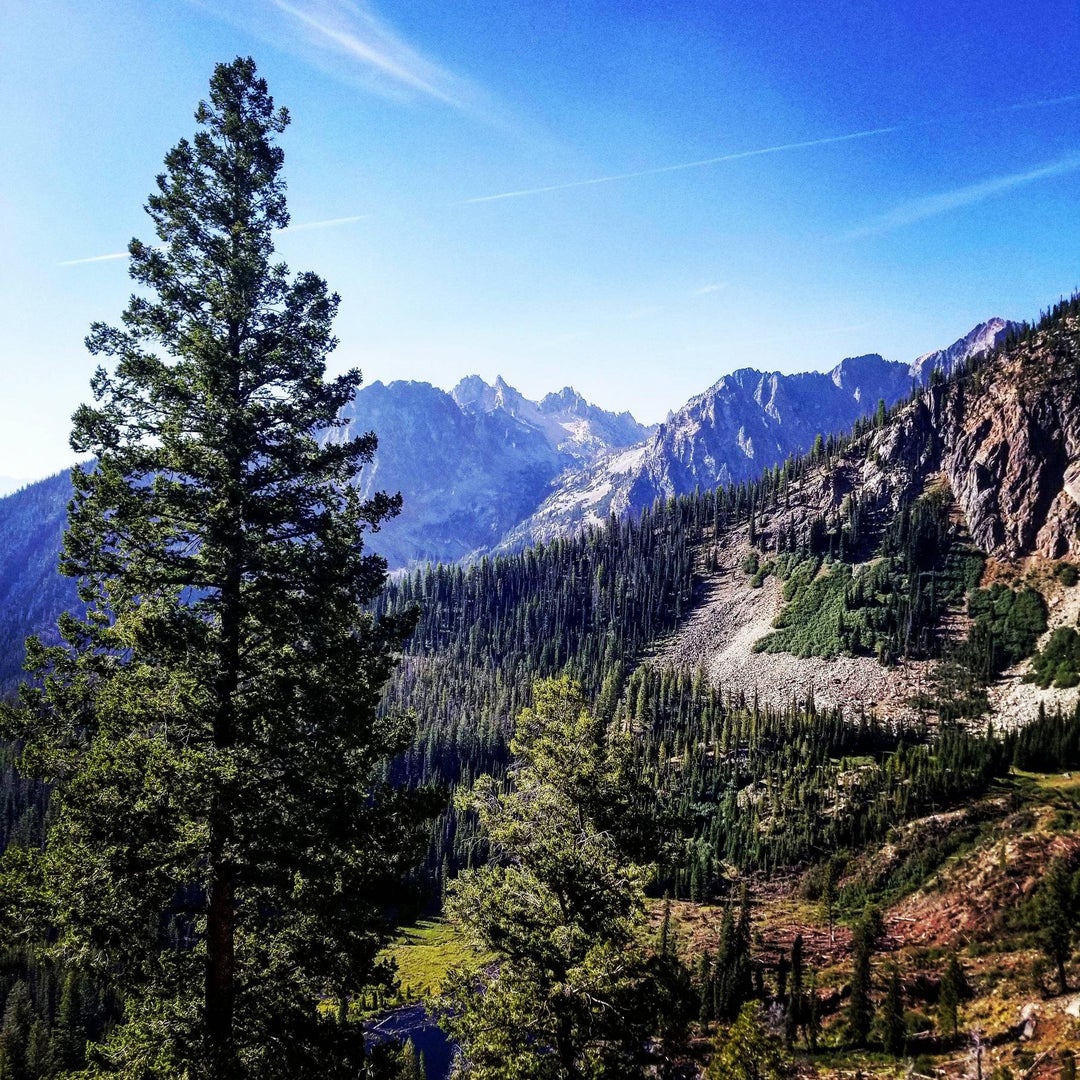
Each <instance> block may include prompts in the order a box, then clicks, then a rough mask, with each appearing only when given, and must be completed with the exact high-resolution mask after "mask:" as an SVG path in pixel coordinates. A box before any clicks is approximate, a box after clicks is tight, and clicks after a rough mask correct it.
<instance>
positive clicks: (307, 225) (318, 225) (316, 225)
mask: <svg viewBox="0 0 1080 1080" xmlns="http://www.w3.org/2000/svg"><path fill="white" fill-rule="evenodd" d="M370 217H371V215H370V214H352V215H351V216H349V217H335V218H327V219H326V220H325V221H305V222H303V223H302V224H300V225H286V226H285V228H284V229H282V230H281V231H282V232H300V231H301V230H302V229H329V228H330V227H331V226H332V225H348V224H349V223H350V222H352V221H367V220H368V219H369V218H370Z"/></svg>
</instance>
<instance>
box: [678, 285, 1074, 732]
mask: <svg viewBox="0 0 1080 1080" xmlns="http://www.w3.org/2000/svg"><path fill="white" fill-rule="evenodd" d="M1078 373H1080V308H1077V307H1076V305H1073V306H1072V307H1068V308H1066V309H1064V310H1063V311H1061V312H1059V313H1058V314H1057V315H1056V316H1055V317H1053V318H1050V319H1048V320H1046V321H1045V322H1044V324H1043V325H1042V326H1041V327H1040V328H1038V329H1036V330H1034V331H1028V332H1026V333H1025V334H1024V336H1023V340H1022V341H1020V342H1019V343H1018V344H1015V345H1014V346H1012V347H1010V348H1008V349H1000V350H999V351H998V352H997V353H996V354H995V355H993V356H992V357H991V358H990V359H989V360H986V361H985V362H978V363H976V364H974V365H971V366H970V367H968V368H966V369H965V367H958V368H956V370H955V371H954V376H953V378H952V379H951V380H950V381H949V382H948V383H946V384H936V385H932V386H929V387H926V388H924V389H923V390H922V391H921V392H920V393H919V394H917V395H916V396H915V398H914V399H913V400H911V401H910V402H907V403H905V404H903V405H901V406H899V407H898V408H897V409H896V410H895V411H894V413H893V415H892V416H891V417H890V418H889V419H888V421H887V422H886V423H884V424H882V425H880V426H871V425H865V424H864V425H863V427H864V430H863V431H862V432H861V434H859V435H858V437H856V438H855V439H854V440H853V441H851V442H850V444H848V445H846V446H843V447H839V446H838V447H836V448H833V447H831V446H830V447H829V448H827V449H826V451H825V452H824V453H823V454H822V455H820V456H819V457H818V458H817V459H816V460H811V461H809V462H808V463H807V464H806V467H805V468H804V469H803V471H802V472H801V473H799V472H797V474H794V475H791V476H790V477H785V478H784V479H782V480H781V485H782V486H783V496H782V498H780V497H779V492H777V495H776V496H771V495H765V496H762V497H761V498H762V502H761V504H760V505H759V508H758V510H757V512H756V514H755V515H754V526H753V529H752V530H750V529H748V528H747V526H746V525H745V524H738V525H732V526H729V527H727V528H722V529H721V530H720V531H719V532H718V534H717V536H716V537H715V538H714V541H713V544H712V546H711V549H710V557H709V564H710V567H709V572H708V573H706V574H705V576H704V578H703V581H702V585H701V587H700V592H699V597H700V603H698V604H697V605H696V607H695V609H694V610H693V611H692V612H691V614H690V616H689V618H688V619H687V620H686V621H685V622H684V623H683V625H682V626H681V627H680V628H679V630H678V631H677V632H676V633H675V634H674V635H673V636H672V637H671V638H669V639H668V640H667V641H666V642H665V643H664V644H663V645H662V646H661V647H660V649H659V651H658V659H659V661H660V662H670V663H675V664H676V665H678V666H686V667H690V668H697V667H699V666H701V667H704V668H705V669H706V670H707V671H708V672H709V674H710V675H711V677H712V678H713V679H714V680H715V681H716V682H718V683H719V684H721V685H723V686H725V687H727V688H728V689H729V690H730V691H732V692H743V693H746V694H754V693H760V694H761V695H762V698H763V699H764V700H767V701H772V702H775V703H777V704H782V703H785V702H790V701H791V700H792V699H793V698H795V699H802V698H804V697H805V696H806V695H807V694H811V693H812V694H813V696H814V697H815V700H816V701H817V702H818V703H819V704H821V705H823V706H828V705H837V706H846V707H848V708H852V707H854V708H863V709H877V710H878V711H884V712H885V713H886V714H888V715H892V716H900V715H911V714H913V713H914V712H915V711H918V710H916V709H915V708H914V707H913V705H912V701H913V700H914V699H916V698H918V697H919V696H920V695H925V694H927V693H929V692H931V691H932V692H933V693H935V694H940V693H942V692H943V691H942V689H941V687H940V686H936V685H934V684H935V680H937V681H940V678H941V676H940V669H939V668H938V666H937V663H936V657H937V656H939V655H940V654H941V653H942V652H943V651H945V652H948V650H949V648H950V647H953V648H955V647H957V646H958V645H959V643H960V642H962V641H963V640H964V638H965V635H967V634H968V631H969V628H970V626H971V617H970V613H968V612H966V611H965V607H964V591H963V588H961V589H960V590H959V591H958V592H957V591H955V590H954V598H953V599H952V600H949V601H948V602H947V603H944V606H942V604H943V601H942V598H941V597H940V596H939V597H938V600H937V603H938V615H937V616H935V619H936V622H935V621H934V620H931V623H930V625H928V626H927V627H926V628H925V630H924V631H923V636H922V638H921V639H920V640H921V641H922V642H924V644H922V645H918V646H916V647H915V648H913V649H911V650H910V651H909V650H907V649H900V650H893V657H894V659H893V662H891V663H890V664H888V665H886V666H883V665H882V664H880V663H879V662H878V659H877V658H875V656H874V655H873V651H872V650H871V649H870V647H869V639H867V640H866V641H865V642H864V647H862V648H855V649H851V648H849V647H846V646H837V645H826V644H825V642H826V639H828V640H834V638H833V637H832V635H833V630H832V624H831V623H829V622H828V620H829V619H832V620H836V621H837V622H838V623H839V624H841V626H846V627H847V631H848V632H847V633H846V636H845V635H841V640H842V641H845V642H848V641H850V640H852V639H851V635H850V628H851V627H852V626H853V625H856V624H858V623H859V621H860V620H863V619H865V618H866V617H867V615H868V613H869V615H870V617H871V618H872V619H873V618H878V617H879V615H877V614H875V613H874V611H875V610H876V609H871V608H868V607H867V604H868V603H871V601H867V600H863V599H861V596H862V594H863V592H865V591H867V590H870V589H871V586H870V584H869V583H870V582H871V581H877V579H876V578H874V577H873V576H872V575H873V573H874V568H875V567H876V566H879V565H882V564H883V554H884V551H885V549H884V547H883V546H881V545H882V543H883V541H882V538H883V537H884V536H885V535H886V534H887V533H888V531H889V530H890V529H892V530H894V531H895V530H896V529H897V528H900V527H903V528H908V529H910V528H911V526H910V525H904V522H905V521H908V520H909V518H910V515H912V514H913V513H915V512H916V509H917V508H918V507H920V506H922V507H925V506H928V505H930V503H929V502H928V500H933V499H937V500H938V505H940V506H941V512H942V513H945V514H947V516H948V519H947V520H946V521H944V522H943V523H942V525H941V528H940V529H939V533H938V535H941V536H943V537H949V536H951V537H952V539H951V540H945V541H943V545H948V544H952V545H954V546H956V545H961V546H962V545H963V544H966V543H970V544H973V545H974V548H977V549H978V550H980V551H981V552H982V553H983V554H984V555H985V556H986V557H987V560H986V563H985V570H984V571H983V573H982V584H983V586H989V585H992V584H995V583H996V584H997V585H998V586H1001V585H1004V586H1008V587H1010V588H1011V589H1012V590H1013V595H1016V592H1017V591H1023V590H1033V591H1034V592H1036V593H1038V595H1039V596H1040V597H1041V598H1042V603H1044V604H1045V606H1046V611H1047V620H1046V632H1045V633H1044V634H1043V636H1042V638H1041V639H1040V640H1039V642H1038V643H1037V644H1038V645H1041V644H1043V643H1045V641H1046V640H1047V638H1048V636H1049V633H1050V632H1051V631H1052V630H1053V629H1054V628H1055V627H1059V626H1060V627H1067V626H1072V625H1075V623H1076V621H1077V615H1078V613H1080V590H1078V589H1077V588H1076V587H1075V586H1069V585H1067V584H1065V581H1066V580H1067V577H1068V575H1065V576H1062V575H1059V574H1057V573H1056V565H1057V563H1056V561H1057V560H1061V559H1066V560H1080V483H1078V481H1080V380H1078V378H1077V376H1078ZM905 515H907V517H905ZM854 525H857V526H858V527H857V528H853V526H854ZM751 531H752V533H753V535H752V536H751ZM845 537H847V541H848V550H847V551H846V552H845V550H844V538H845ZM956 550H957V551H960V550H961V548H960V547H957V548H956ZM815 552H816V555H815V554H814V553H815ZM829 553H832V554H833V555H834V556H835V562H832V563H830V562H829V561H828V559H827V558H826V559H825V561H824V562H822V561H821V560H822V558H823V556H827V555H829ZM946 558H947V554H946V552H945V551H944V550H942V551H940V552H937V551H935V550H933V548H932V547H931V549H930V550H928V551H927V552H926V553H925V561H924V563H923V564H922V565H921V567H920V568H919V571H918V572H919V574H920V575H921V579H922V580H923V581H924V582H925V581H929V582H930V589H931V590H933V589H934V588H935V587H936V588H937V589H938V590H939V592H942V593H943V592H944V591H945V590H946V589H947V588H951V587H952V586H950V585H949V583H948V581H947V579H946V577H945V576H944V575H945V574H946V563H945V560H946ZM799 559H801V560H803V562H802V563H801V564H799V563H798V562H797V560H799ZM814 559H816V560H817V561H814ZM793 560H794V562H793ZM759 564H760V565H761V567H762V570H761V572H760V573H756V574H751V573H748V572H747V569H746V567H747V566H753V567H757V566H758V565H759ZM792 565H795V566H798V565H804V566H808V567H809V571H808V572H810V573H811V574H812V575H813V576H812V580H811V581H810V582H808V583H807V584H806V591H805V592H804V593H803V594H802V595H805V596H806V597H807V601H806V603H803V604H802V606H801V608H799V606H798V604H797V602H796V601H797V598H798V596H799V594H800V593H799V591H800V589H802V588H803V586H802V585H800V584H799V582H798V581H797V580H795V578H796V577H797V574H798V573H799V571H798V570H796V571H795V573H791V572H790V567H791V566H792ZM844 574H846V575H847V577H846V578H844V577H843V576H842V575H844ZM838 575H841V576H839V577H838ZM860 581H863V582H866V583H867V584H866V585H860V584H859V582H860ZM830 582H835V583H836V588H831V589H830V588H829V583H830ZM845 582H847V584H845ZM935 582H936V585H935ZM811 586H812V587H813V588H815V589H816V590H817V592H816V594H814V593H811V592H810V587H811ZM882 587H883V583H882V584H877V585H875V586H874V587H873V588H875V589H880V588H882ZM911 587H912V588H914V587H915V586H914V584H912V586H911ZM913 595H914V594H913ZM815 596H816V598H817V599H816V603H817V604H818V605H819V606H822V607H828V606H829V605H833V606H832V607H829V611H831V612H834V613H833V614H830V615H828V617H827V619H826V618H825V617H819V616H816V615H815V614H814V613H813V611H811V610H809V607H810V606H812V603H813V602H815V601H814V600H813V598H814V597H815ZM793 597H794V598H795V599H794V600H793ZM905 617H913V616H905ZM815 619H816V621H814V620H815ZM800 620H804V621H805V622H806V625H807V626H808V627H809V629H808V630H807V631H806V632H804V634H803V637H802V638H801V640H802V641H803V642H804V644H803V645H801V646H800V647H799V651H798V653H797V654H796V655H793V654H792V653H791V652H790V651H785V650H784V648H776V649H775V650H774V649H773V648H772V647H771V646H763V642H764V640H765V638H766V636H767V635H768V634H769V633H770V632H771V631H772V628H773V626H782V627H793V626H796V625H797V624H798V623H799V621H800ZM807 620H809V621H807ZM785 634H787V640H793V639H797V638H798V634H797V633H796V632H794V631H791V632H789V631H785ZM806 634H810V635H811V637H810V638H809V639H808V638H807V636H806ZM814 635H816V637H815V636H814ZM782 640H785V639H783V638H781V637H778V636H777V635H774V637H773V641H774V642H777V643H779V642H781V641H782ZM855 640H858V639H857V637H856V638H855ZM761 650H763V651H761ZM1000 666H1001V665H1000V664H999V665H998V667H1000ZM995 670H996V669H995ZM1026 670H1027V663H1026V662H1021V663H1018V664H1016V665H1015V666H1014V667H1011V668H1006V669H1005V670H1004V671H1002V672H1001V675H1000V677H998V678H996V679H995V678H994V677H993V675H994V670H991V672H990V676H991V677H990V679H989V686H988V689H987V690H986V691H985V693H986V705H985V708H986V709H990V708H994V707H998V708H999V709H1000V707H1001V706H1002V705H1003V704H1005V705H1007V710H1008V715H1004V713H999V715H998V716H997V717H996V718H995V719H996V720H997V722H999V723H1004V724H1014V723H1017V722H1021V721H1023V720H1026V719H1030V718H1031V717H1032V716H1033V715H1035V714H1036V713H1037V711H1038V709H1039V706H1040V704H1041V705H1042V706H1043V707H1044V708H1047V709H1050V710H1052V709H1053V708H1055V707H1056V706H1059V705H1060V706H1062V707H1063V708H1066V709H1071V708H1072V707H1074V706H1075V704H1076V703H1077V698H1078V694H1077V691H1076V690H1075V689H1047V690H1040V689H1038V688H1037V687H1035V686H1032V685H1031V684H1027V683H1024V682H1023V681H1022V678H1023V675H1024V673H1025V672H1026ZM949 692H952V691H949ZM965 693H966V694H968V697H967V698H964V703H965V704H964V707H965V708H968V707H969V706H970V705H971V703H972V702H975V701H976V699H977V698H978V697H979V693H980V691H979V688H978V686H975V687H974V689H973V690H968V691H965ZM972 693H974V694H975V697H971V696H970V695H971V694H972ZM961 696H962V697H963V695H961ZM921 707H926V706H925V704H924V706H921ZM977 711H979V710H976V712H977ZM983 711H985V709H984V710H983Z"/></svg>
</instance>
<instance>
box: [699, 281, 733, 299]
mask: <svg viewBox="0 0 1080 1080" xmlns="http://www.w3.org/2000/svg"><path fill="white" fill-rule="evenodd" d="M726 288H727V282H726V281H713V282H710V283H709V284H708V285H702V286H701V288H700V289H695V290H694V296H709V295H710V294H711V293H718V292H723V291H724V290H725V289H726Z"/></svg>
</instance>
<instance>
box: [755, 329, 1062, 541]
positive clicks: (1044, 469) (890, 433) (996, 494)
mask: <svg viewBox="0 0 1080 1080" xmlns="http://www.w3.org/2000/svg"><path fill="white" fill-rule="evenodd" d="M937 479H944V480H945V481H947V482H948V485H949V488H950V489H951V491H952V494H953V496H954V498H955V500H956V504H957V508H958V511H959V512H960V513H961V514H962V515H963V518H964V521H965V523H966V525H967V528H968V531H969V532H970V534H971V537H972V539H973V540H974V542H975V543H976V544H977V545H978V546H979V547H980V548H981V549H982V550H983V551H985V552H986V553H987V554H988V555H991V556H994V557H995V558H999V559H1004V560H1015V559H1020V558H1024V557H1027V556H1032V555H1036V556H1042V557H1044V558H1048V559H1059V558H1062V557H1065V556H1072V557H1075V558H1080V316H1078V315H1067V316H1063V317H1062V318H1060V319H1058V320H1056V321H1054V322H1052V323H1051V324H1049V325H1047V326H1045V327H1043V328H1041V329H1037V330H1034V331H1031V332H1030V333H1029V334H1027V335H1026V336H1025V339H1024V340H1023V341H1021V342H1019V343H1018V344H1016V345H1015V346H1013V347H1012V348H1010V349H1009V350H1008V351H1000V352H999V353H998V354H996V355H994V356H993V357H992V358H991V359H989V360H988V361H986V362H985V363H983V364H980V365H978V366H976V368H975V369H974V370H973V371H972V372H970V373H968V374H964V375H962V376H960V377H956V378H954V379H953V380H951V381H949V382H947V383H944V384H939V385H932V386H929V387H925V388H924V389H923V390H922V392H921V393H919V394H918V395H917V396H916V397H915V398H914V399H912V400H911V401H910V402H907V403H906V404H904V405H902V406H901V407H900V408H899V410H898V411H897V412H895V414H894V415H893V416H892V417H891V418H890V419H889V421H888V422H887V423H886V424H884V425H883V426H882V427H881V428H880V429H879V430H875V431H873V432H872V433H871V434H869V435H868V436H866V437H865V438H864V439H863V440H860V441H858V442H856V443H855V444H854V445H853V446H852V447H851V449H850V450H848V451H847V452H845V453H844V454H843V455H841V457H840V458H839V459H838V460H837V461H835V462H833V463H831V464H830V465H829V466H828V467H824V466H823V467H820V468H819V469H817V470H815V471H813V472H812V473H811V474H810V475H809V476H808V477H807V479H806V481H805V482H804V483H803V485H802V487H801V489H800V492H799V498H798V500H797V501H796V502H795V504H793V505H792V506H791V507H790V509H787V510H785V511H784V512H783V513H781V514H779V515H777V517H776V519H775V522H774V523H773V530H774V531H775V530H777V529H780V528H784V529H791V528H792V527H794V529H795V531H796V532H799V531H800V530H801V529H802V528H804V527H805V526H806V523H807V522H808V521H809V520H810V519H811V518H812V517H813V516H816V515H819V514H822V513H825V514H828V513H837V512H839V510H840V507H841V505H842V503H843V500H844V499H845V498H847V497H848V496H850V495H853V496H856V497H857V498H859V499H860V500H861V501H862V502H863V503H864V504H866V505H868V506H875V507H878V508H880V509H881V510H882V511H883V512H884V511H895V510H896V509H897V508H898V507H899V506H900V505H901V504H902V503H904V502H906V501H909V500H910V499H911V498H912V497H914V496H916V495H918V494H919V493H920V492H921V491H923V490H924V489H925V488H926V486H927V485H928V484H930V483H932V482H934V481H935V480H937Z"/></svg>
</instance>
